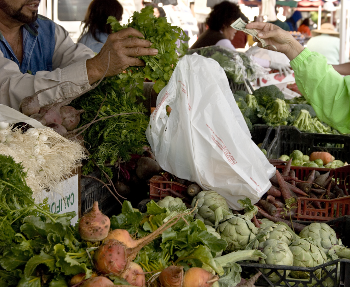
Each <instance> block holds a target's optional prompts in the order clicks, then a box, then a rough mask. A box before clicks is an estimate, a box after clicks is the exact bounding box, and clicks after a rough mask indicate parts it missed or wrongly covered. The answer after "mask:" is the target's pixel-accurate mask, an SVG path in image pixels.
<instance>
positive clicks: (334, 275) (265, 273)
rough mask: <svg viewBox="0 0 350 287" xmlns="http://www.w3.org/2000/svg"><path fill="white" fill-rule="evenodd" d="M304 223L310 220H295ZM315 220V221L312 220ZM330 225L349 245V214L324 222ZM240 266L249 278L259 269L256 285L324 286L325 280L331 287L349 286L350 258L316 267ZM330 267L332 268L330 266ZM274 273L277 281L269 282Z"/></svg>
mask: <svg viewBox="0 0 350 287" xmlns="http://www.w3.org/2000/svg"><path fill="white" fill-rule="evenodd" d="M296 222H298V223H302V224H305V225H309V224H311V223H312V221H296ZM314 222H317V221H314ZM325 223H327V224H328V225H329V226H331V227H332V228H333V229H334V231H335V232H336V234H337V237H338V238H339V239H341V240H342V243H343V244H344V245H345V246H347V247H349V246H350V236H349V234H350V216H348V215H347V216H342V217H339V218H336V219H333V220H330V221H327V222H325ZM239 264H240V265H241V267H242V270H243V273H242V276H243V278H249V277H250V276H251V274H255V273H257V271H261V272H262V274H261V275H260V277H259V279H258V282H257V283H256V284H255V285H256V286H274V287H276V286H293V287H306V286H307V287H310V286H313V287H321V286H322V287H325V286H329V285H325V283H324V282H325V281H326V280H327V282H328V283H329V281H330V282H331V283H333V285H332V286H333V287H349V286H350V260H348V259H338V260H334V261H330V262H327V263H325V264H322V265H319V266H316V267H296V266H283V265H267V264H259V263H255V262H252V263H250V262H246V261H245V262H240V263H239ZM330 267H332V268H330ZM319 269H322V271H323V272H322V277H321V278H320V279H318V278H317V276H316V272H319V271H317V270H319ZM287 271H302V272H306V273H307V274H309V278H310V279H296V278H291V277H290V276H287ZM271 274H275V275H276V276H278V277H277V278H278V279H279V280H278V281H277V282H271V280H270V279H269V278H268V277H269V275H271Z"/></svg>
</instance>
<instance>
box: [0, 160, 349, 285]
mask: <svg viewBox="0 0 350 287" xmlns="http://www.w3.org/2000/svg"><path fill="white" fill-rule="evenodd" d="M0 160H1V162H2V163H4V164H2V165H1V166H0V196H1V199H2V200H1V203H0V217H1V226H0V227H1V230H2V231H3V232H2V233H1V235H0V237H1V241H0V284H1V286H10V287H11V286H68V284H69V285H70V286H75V287H78V286H83V287H93V286H103V287H110V286H115V285H119V286H127V285H129V286H130V285H131V286H141V287H143V286H146V284H147V286H169V287H177V286H182V287H185V286H191V287H202V286H205V287H206V286H208V287H210V286H222V287H228V286H254V285H253V284H254V282H255V281H256V280H259V279H258V277H259V276H260V274H261V273H257V274H255V275H254V274H251V275H249V276H248V278H249V277H251V276H252V275H254V276H252V278H251V279H248V278H247V279H248V280H247V282H246V283H244V280H242V279H241V272H242V268H241V267H240V265H239V264H238V263H237V262H241V261H244V260H247V261H258V262H259V263H263V264H272V265H284V266H286V265H287V266H299V267H300V266H301V267H303V266H306V267H312V266H318V265H320V264H322V263H326V262H329V261H331V260H334V259H337V258H350V250H349V249H347V248H346V247H345V246H343V245H342V243H341V242H340V241H339V240H338V239H337V237H336V234H335V232H334V230H333V229H331V228H330V226H328V225H327V224H325V223H312V224H310V225H309V226H307V227H305V226H304V225H298V224H296V223H293V224H292V225H291V226H292V228H293V229H294V230H296V231H297V230H299V231H301V232H300V233H299V231H298V233H299V235H297V234H296V233H295V232H294V231H293V230H292V229H291V228H290V227H288V226H287V225H286V224H285V223H283V219H281V218H277V217H276V216H275V217H272V218H273V219H274V220H275V221H277V223H274V222H272V221H270V220H268V219H266V218H265V219H257V217H256V215H257V213H258V210H259V211H260V212H259V213H260V214H264V212H263V211H262V209H260V207H257V206H253V205H251V203H250V200H249V199H246V200H242V201H241V204H242V206H243V207H244V208H245V209H244V213H242V212H241V213H239V212H237V211H233V210H230V209H229V208H227V202H226V201H225V199H224V198H223V197H222V196H220V195H219V194H217V193H216V192H215V191H200V192H199V193H198V194H197V195H196V196H195V197H194V198H193V202H192V207H191V208H190V209H188V208H187V206H186V204H184V202H183V201H182V200H181V199H180V198H176V199H175V198H172V197H166V198H164V199H162V200H160V201H158V202H155V201H153V200H151V201H150V202H148V203H147V211H146V212H145V213H142V212H140V211H139V210H137V209H135V208H133V207H132V205H131V204H130V202H129V201H124V202H123V208H122V212H121V213H120V214H119V215H114V216H112V217H110V218H108V217H107V216H105V215H104V214H103V213H102V212H101V211H100V210H99V209H98V203H97V202H95V204H94V208H93V209H92V210H91V212H89V213H88V214H85V215H84V216H83V217H82V218H81V219H80V221H79V223H78V224H77V226H75V227H73V226H71V225H70V220H71V218H73V217H74V215H75V214H74V212H73V213H66V214H61V215H58V214H52V213H50V212H49V211H48V209H46V208H45V205H41V206H39V205H36V204H35V203H34V201H33V199H32V198H31V194H32V192H31V190H30V188H29V187H28V186H27V185H26V183H25V181H24V178H25V174H24V173H23V170H22V166H21V165H20V164H17V163H15V162H14V161H13V159H12V158H11V157H6V156H0ZM281 179H282V180H283V181H281ZM277 181H278V183H280V184H281V187H280V191H279V192H280V193H281V194H285V185H287V187H289V185H288V184H287V183H286V182H285V181H284V175H280V174H279V173H278V172H277ZM295 181H297V180H295ZM298 183H299V182H298ZM13 195H14V196H13ZM289 198H290V197H289ZM285 202H286V203H287V202H290V203H291V204H293V202H292V201H289V200H286V201H285ZM292 207H293V205H292ZM202 220H204V221H205V222H206V223H207V224H209V225H206V224H205V222H204V221H202ZM286 222H289V223H290V224H291V222H292V221H288V220H286ZM332 268H334V265H329V270H332ZM261 272H262V273H263V274H264V276H267V277H268V278H269V280H270V281H272V282H275V283H276V284H277V285H278V284H279V282H280V280H281V278H280V276H277V275H276V274H274V273H269V272H268V270H266V269H264V270H261ZM280 274H282V271H281V272H280ZM287 275H288V276H290V277H292V278H298V279H300V278H306V279H310V280H311V281H312V282H313V283H314V282H316V281H317V282H320V280H323V279H322V278H323V276H324V275H325V274H323V271H322V270H321V269H319V270H318V271H317V273H316V278H309V274H308V273H307V272H301V271H298V270H292V271H287ZM335 276H336V275H335ZM325 280H326V281H327V280H328V281H331V280H330V279H329V278H328V279H325ZM325 280H323V281H325ZM252 281H253V283H252ZM331 283H332V282H331ZM331 283H330V285H327V286H333V285H331ZM249 284H250V285H249Z"/></svg>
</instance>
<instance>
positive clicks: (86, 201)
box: [80, 172, 120, 216]
mask: <svg viewBox="0 0 350 287" xmlns="http://www.w3.org/2000/svg"><path fill="white" fill-rule="evenodd" d="M89 176H91V177H95V178H99V174H98V173H96V172H95V173H92V174H89ZM91 177H86V176H84V175H82V176H81V182H80V186H81V196H80V198H81V201H80V204H81V214H82V215H83V214H84V213H86V212H89V211H90V210H91V208H92V206H93V204H94V202H95V201H97V202H98V206H99V209H100V210H101V212H102V213H103V214H105V215H107V216H111V215H113V214H114V213H115V212H116V210H117V209H118V208H119V209H120V203H119V202H118V201H117V200H116V199H115V197H114V196H113V195H112V194H111V193H110V191H109V190H108V189H107V188H106V187H105V186H104V185H103V184H102V183H101V182H99V181H97V180H96V179H93V178H91Z"/></svg>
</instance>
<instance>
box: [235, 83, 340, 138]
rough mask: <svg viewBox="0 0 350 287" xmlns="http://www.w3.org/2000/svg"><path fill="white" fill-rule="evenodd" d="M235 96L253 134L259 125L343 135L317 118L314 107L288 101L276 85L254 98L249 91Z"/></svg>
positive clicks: (258, 92) (261, 89)
mask: <svg viewBox="0 0 350 287" xmlns="http://www.w3.org/2000/svg"><path fill="white" fill-rule="evenodd" d="M233 96H234V98H235V100H236V102H237V105H238V107H239V108H240V110H241V112H242V114H243V116H244V118H245V120H246V123H247V125H248V128H249V129H250V130H251V129H252V128H253V125H255V124H266V125H269V126H285V125H289V126H294V127H296V128H297V129H298V130H300V131H302V132H308V133H321V134H339V132H338V131H337V130H336V129H334V128H331V127H330V126H328V125H327V124H325V123H323V122H321V121H320V120H319V119H318V118H317V116H316V113H315V111H314V109H313V108H312V106H311V105H309V104H307V103H305V102H304V101H303V100H302V99H299V100H298V101H297V103H295V101H296V100H286V99H285V98H284V95H283V93H282V92H281V91H280V90H279V89H278V88H277V87H276V86H275V85H271V86H265V87H261V88H259V89H257V90H255V91H254V92H253V95H249V94H248V93H247V92H246V91H236V92H235V93H234V95H233ZM301 98H302V97H301Z"/></svg>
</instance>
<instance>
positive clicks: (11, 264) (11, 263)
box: [0, 246, 33, 271]
mask: <svg viewBox="0 0 350 287" xmlns="http://www.w3.org/2000/svg"><path fill="white" fill-rule="evenodd" d="M32 255H33V254H32V250H27V251H26V250H23V249H22V248H21V247H20V246H14V247H10V248H9V249H7V250H5V252H4V254H2V255H1V256H0V265H1V267H2V268H4V269H5V270H7V271H11V270H15V269H17V267H19V266H21V265H25V264H26V263H27V262H28V260H29V259H30V258H31V256H32Z"/></svg>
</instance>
